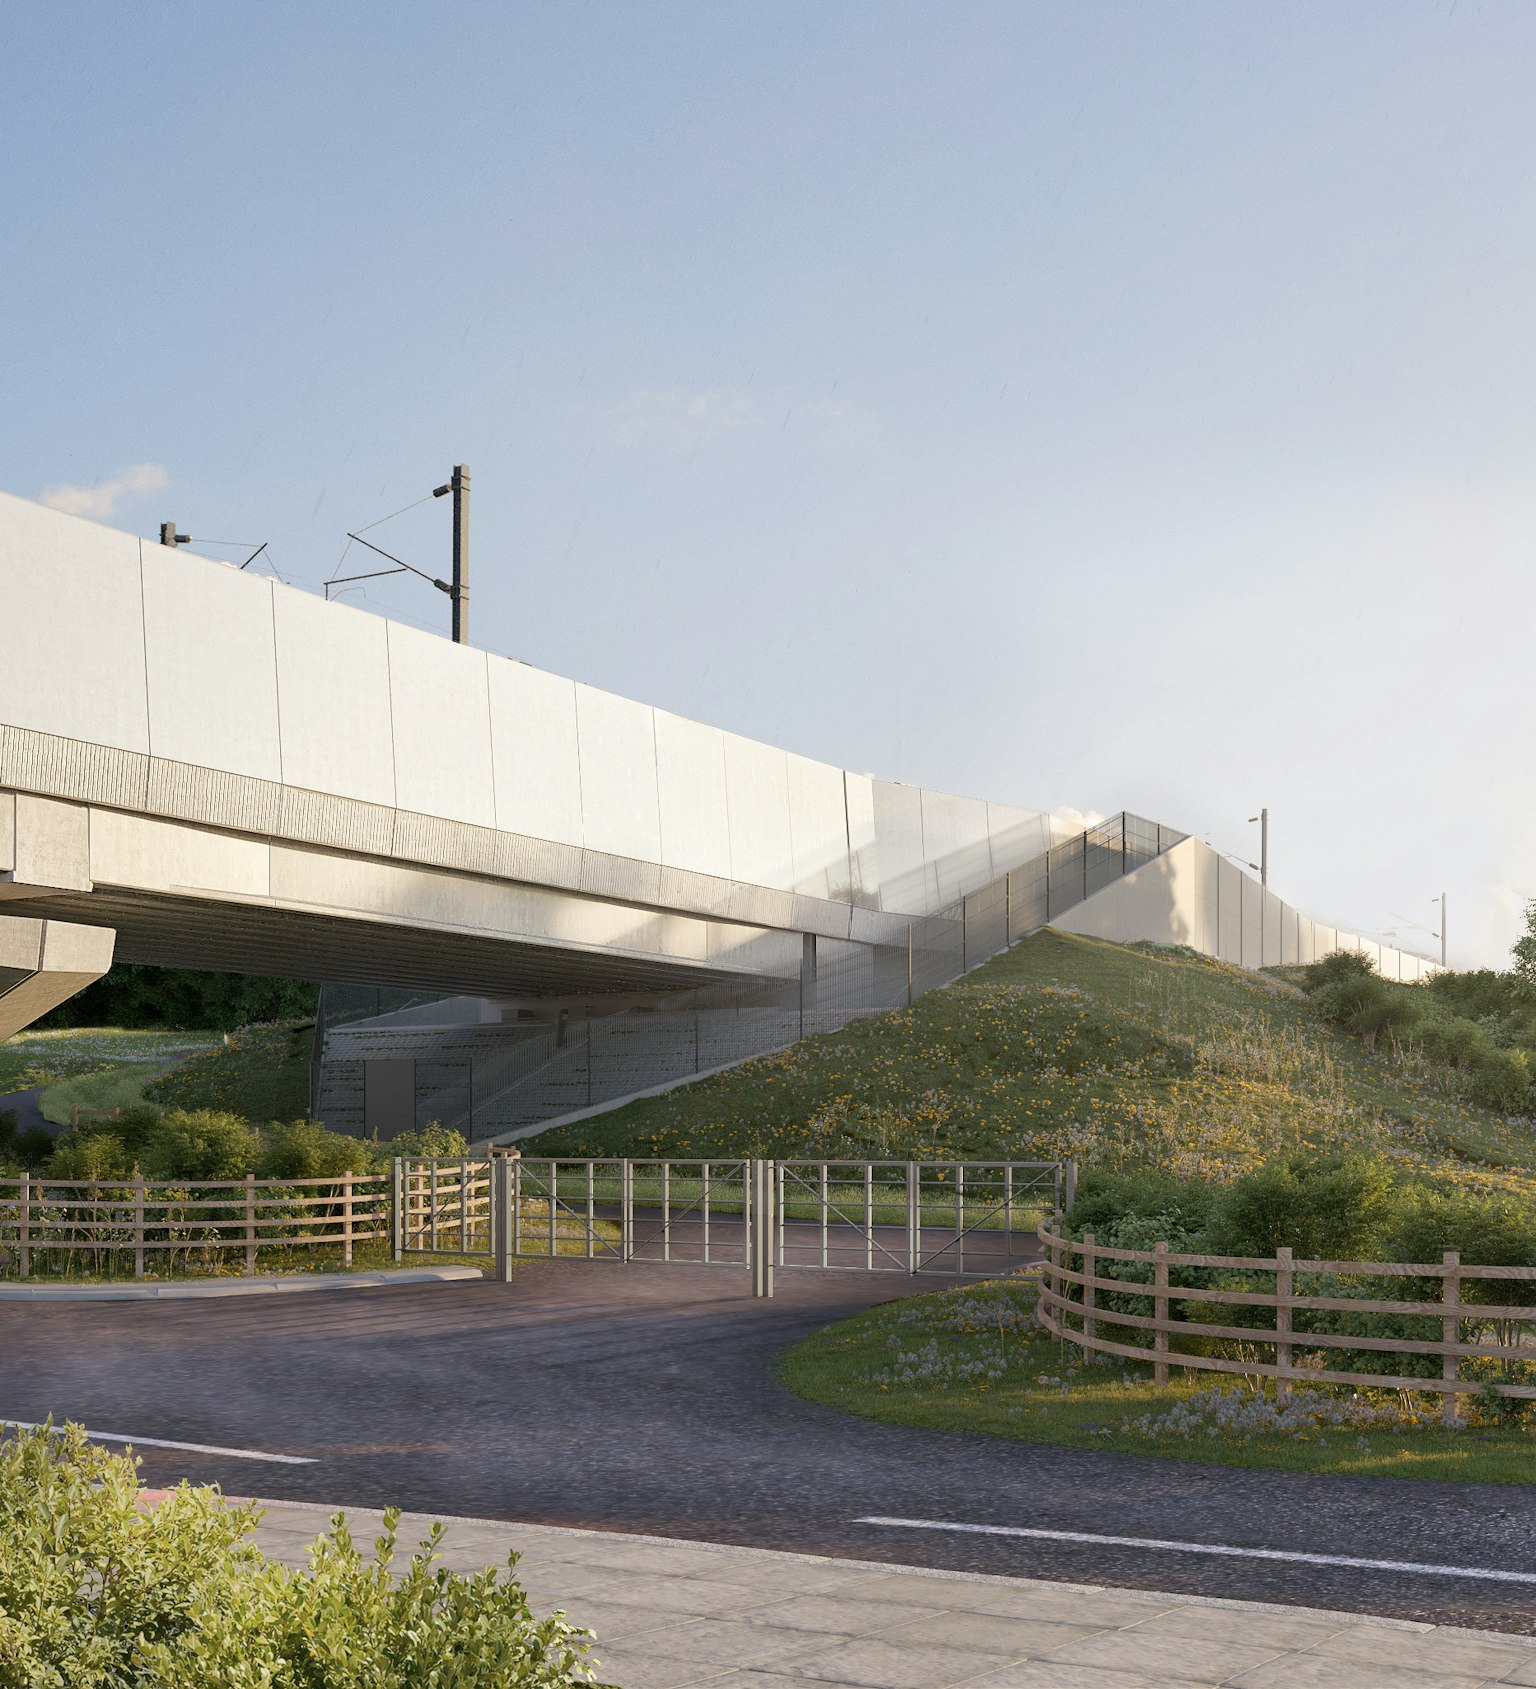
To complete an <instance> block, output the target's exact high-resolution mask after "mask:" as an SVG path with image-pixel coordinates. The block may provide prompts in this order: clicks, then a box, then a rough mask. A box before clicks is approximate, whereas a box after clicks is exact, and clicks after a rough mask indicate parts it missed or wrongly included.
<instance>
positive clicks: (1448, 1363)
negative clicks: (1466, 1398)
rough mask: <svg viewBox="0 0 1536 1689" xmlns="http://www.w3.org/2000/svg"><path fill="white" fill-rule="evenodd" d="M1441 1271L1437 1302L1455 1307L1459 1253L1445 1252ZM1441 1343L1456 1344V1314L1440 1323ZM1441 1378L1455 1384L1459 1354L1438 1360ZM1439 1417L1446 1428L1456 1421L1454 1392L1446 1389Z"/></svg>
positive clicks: (1458, 1333)
mask: <svg viewBox="0 0 1536 1689" xmlns="http://www.w3.org/2000/svg"><path fill="white" fill-rule="evenodd" d="M1441 1260H1442V1264H1443V1266H1444V1269H1445V1270H1444V1272H1443V1273H1442V1274H1441V1277H1440V1300H1441V1302H1442V1303H1443V1304H1444V1305H1445V1306H1446V1307H1448V1308H1450V1307H1456V1306H1457V1305H1458V1304H1459V1303H1460V1301H1461V1252H1460V1251H1459V1250H1456V1249H1447V1250H1446V1252H1445V1254H1444V1255H1443V1256H1442V1257H1441ZM1440 1341H1441V1342H1442V1343H1459V1342H1460V1341H1461V1320H1460V1318H1459V1317H1458V1315H1456V1314H1447V1315H1445V1316H1444V1317H1443V1318H1442V1319H1441V1321H1440ZM1440 1376H1441V1378H1442V1379H1444V1380H1446V1382H1448V1383H1454V1382H1455V1381H1456V1380H1457V1379H1458V1378H1459V1377H1460V1376H1461V1357H1460V1356H1459V1355H1442V1356H1441V1358H1440ZM1440 1418H1441V1422H1442V1423H1443V1424H1445V1425H1454V1424H1455V1423H1456V1420H1457V1402H1456V1392H1455V1391H1454V1390H1447V1391H1446V1392H1445V1395H1444V1396H1443V1397H1442V1398H1441V1402H1440Z"/></svg>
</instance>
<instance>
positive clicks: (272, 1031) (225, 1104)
mask: <svg viewBox="0 0 1536 1689" xmlns="http://www.w3.org/2000/svg"><path fill="white" fill-rule="evenodd" d="M314 1036H315V1029H314V1024H313V1022H311V1021H271V1022H268V1023H266V1024H263V1025H258V1026H244V1027H241V1028H240V1030H239V1031H238V1032H231V1033H230V1034H229V1039H228V1042H227V1043H225V1042H223V1041H221V1042H220V1043H218V1044H217V1045H215V1047H214V1048H212V1049H210V1050H208V1051H207V1052H206V1053H204V1054H202V1055H196V1056H193V1057H192V1058H191V1059H190V1060H187V1061H184V1062H182V1063H181V1065H180V1066H179V1067H176V1068H175V1069H173V1070H172V1071H171V1072H169V1073H167V1074H166V1075H165V1076H164V1077H163V1078H161V1079H157V1080H155V1081H154V1083H153V1084H151V1085H149V1086H147V1087H146V1088H145V1095H146V1096H147V1097H148V1098H149V1100H150V1101H151V1102H152V1103H154V1104H156V1106H157V1107H160V1108H216V1109H224V1110H227V1111H228V1112H230V1113H232V1114H240V1115H244V1117H245V1118H246V1119H247V1120H297V1119H299V1118H300V1117H301V1116H303V1115H305V1114H307V1113H308V1112H309V1059H310V1049H311V1046H312V1045H313V1043H314Z"/></svg>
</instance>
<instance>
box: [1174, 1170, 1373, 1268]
mask: <svg viewBox="0 0 1536 1689" xmlns="http://www.w3.org/2000/svg"><path fill="white" fill-rule="evenodd" d="M1398 1192H1399V1186H1398V1184H1397V1182H1396V1180H1395V1179H1394V1177H1393V1175H1392V1172H1391V1170H1390V1168H1389V1167H1388V1166H1387V1165H1386V1164H1385V1163H1383V1162H1380V1161H1373V1160H1369V1159H1367V1158H1366V1157H1365V1156H1360V1155H1314V1154H1310V1153H1303V1154H1297V1155H1291V1156H1284V1157H1281V1158H1279V1159H1277V1160H1275V1161H1270V1162H1266V1163H1265V1165H1264V1166H1262V1167H1259V1168H1256V1169H1255V1170H1254V1171H1253V1172H1252V1173H1245V1174H1244V1175H1243V1176H1242V1178H1240V1179H1237V1180H1235V1181H1234V1182H1233V1183H1232V1184H1231V1185H1229V1186H1228V1187H1227V1188H1226V1189H1225V1190H1224V1191H1223V1192H1221V1194H1220V1196H1219V1197H1218V1199H1217V1202H1216V1205H1215V1208H1214V1211H1213V1213H1212V1215H1211V1219H1210V1222H1209V1224H1208V1226H1207V1228H1206V1239H1207V1245H1206V1247H1207V1249H1208V1250H1209V1251H1210V1252H1211V1253H1212V1254H1217V1255H1273V1254H1274V1253H1275V1251H1276V1249H1277V1248H1280V1247H1282V1246H1289V1248H1290V1249H1291V1251H1292V1252H1293V1253H1294V1254H1295V1255H1297V1256H1299V1257H1301V1258H1302V1259H1304V1260H1354V1261H1369V1260H1371V1259H1372V1258H1373V1256H1374V1254H1375V1251H1376V1249H1377V1248H1378V1246H1379V1245H1380V1243H1381V1240H1382V1237H1383V1235H1384V1233H1385V1232H1386V1229H1387V1227H1388V1226H1389V1225H1390V1223H1391V1220H1392V1216H1393V1213H1394V1211H1395V1210H1396V1207H1397V1204H1398Z"/></svg>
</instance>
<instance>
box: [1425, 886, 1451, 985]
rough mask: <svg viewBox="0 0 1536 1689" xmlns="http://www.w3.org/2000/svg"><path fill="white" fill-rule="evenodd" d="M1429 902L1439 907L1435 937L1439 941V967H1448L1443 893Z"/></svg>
mask: <svg viewBox="0 0 1536 1689" xmlns="http://www.w3.org/2000/svg"><path fill="white" fill-rule="evenodd" d="M1430 902H1431V903H1438V904H1439V905H1440V930H1439V932H1437V933H1436V934H1435V937H1436V938H1438V939H1439V940H1440V966H1441V967H1442V968H1444V967H1448V966H1449V965H1450V964H1449V963H1448V962H1447V961H1446V959H1445V893H1444V892H1441V893H1440V895H1439V896H1438V897H1432V898H1430Z"/></svg>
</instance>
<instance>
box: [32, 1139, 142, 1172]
mask: <svg viewBox="0 0 1536 1689" xmlns="http://www.w3.org/2000/svg"><path fill="white" fill-rule="evenodd" d="M133 1166H134V1162H133V1156H132V1155H131V1154H130V1152H129V1149H128V1146H127V1145H126V1144H125V1143H124V1142H123V1140H122V1139H121V1138H119V1137H118V1136H117V1135H116V1134H115V1133H113V1132H66V1133H65V1134H64V1135H63V1136H62V1137H61V1138H59V1139H58V1140H57V1141H56V1142H55V1144H54V1146H53V1156H52V1159H51V1160H50V1161H49V1163H48V1172H49V1174H50V1175H51V1176H52V1177H53V1178H55V1179H127V1178H130V1177H132V1174H133Z"/></svg>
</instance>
